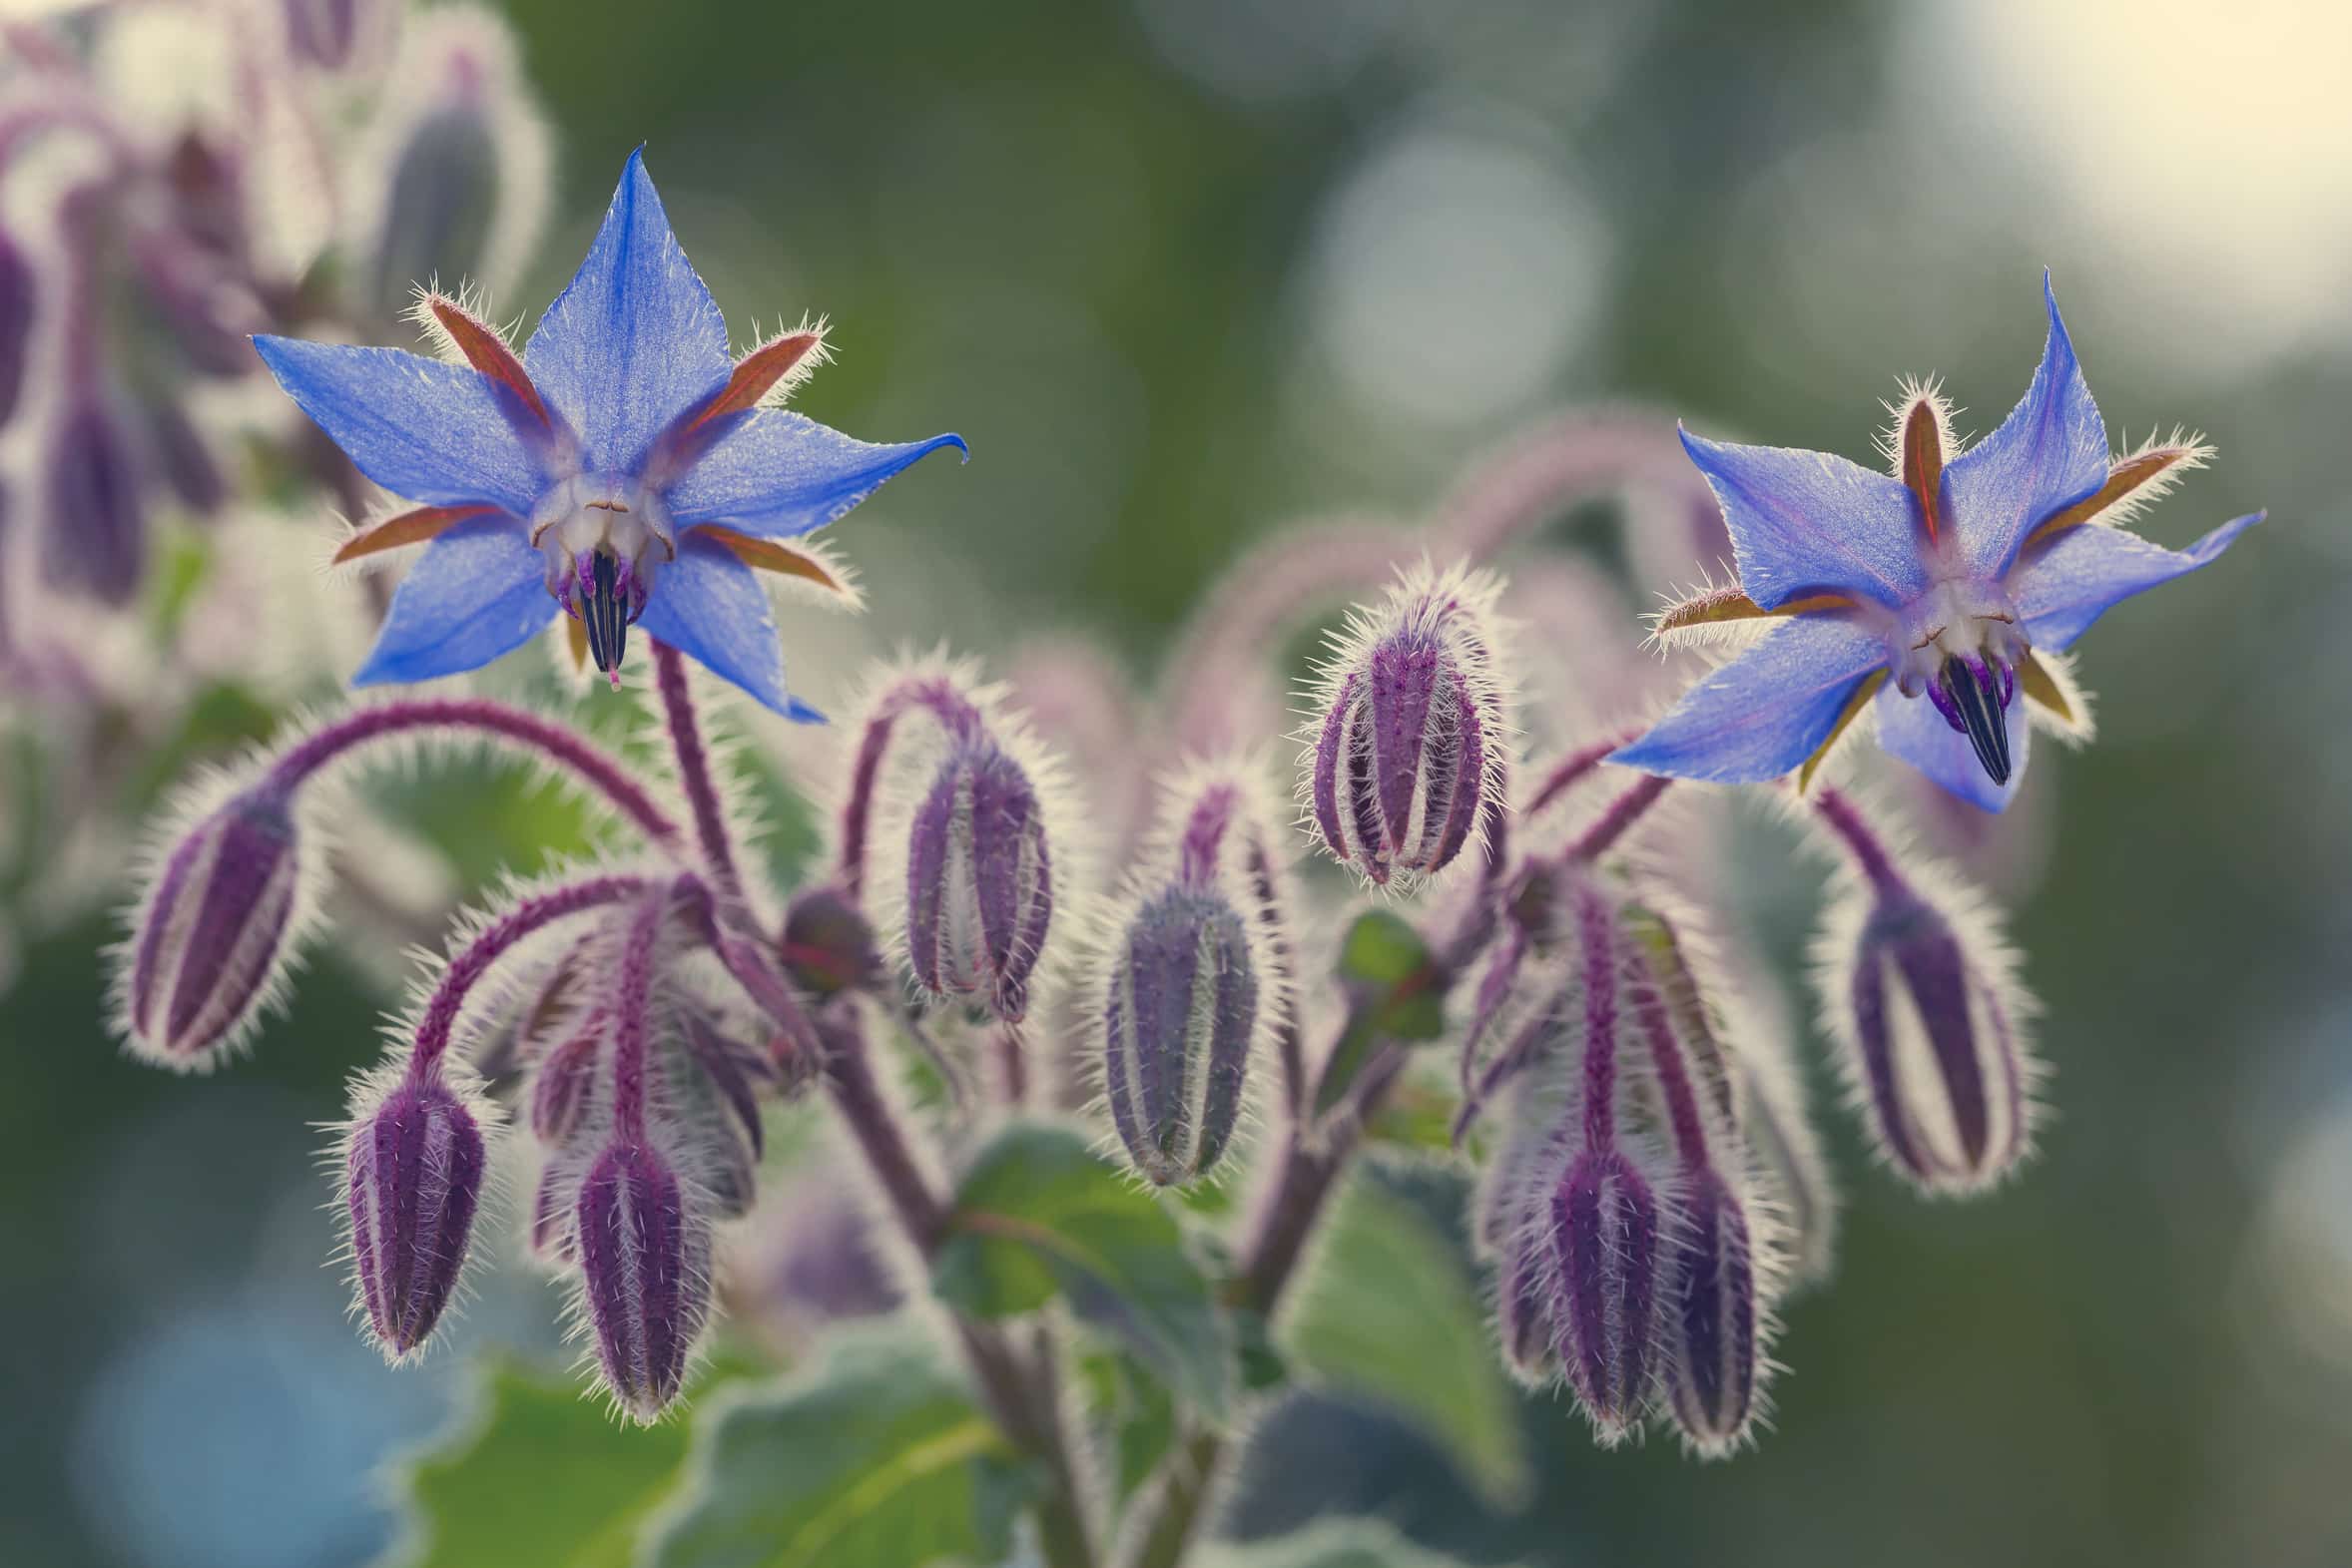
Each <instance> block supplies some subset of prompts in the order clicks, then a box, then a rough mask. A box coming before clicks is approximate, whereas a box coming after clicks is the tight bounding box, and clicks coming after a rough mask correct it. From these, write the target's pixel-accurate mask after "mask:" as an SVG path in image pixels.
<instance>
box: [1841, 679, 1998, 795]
mask: <svg viewBox="0 0 2352 1568" xmlns="http://www.w3.org/2000/svg"><path fill="white" fill-rule="evenodd" d="M1875 706H1876V707H1877V709H1878V718H1879V745H1880V746H1882V747H1884V748H1885V749H1886V750H1887V752H1888V753H1889V754H1890V755H1891V756H1895V757H1899V758H1901V759H1902V760H1903V761H1905V762H1907V763H1909V764H1910V765H1911V766H1912V767H1914V768H1916V769H1918V770H1919V771H1920V772H1921V773H1923V774H1926V775H1927V776H1928V777H1929V778H1930V779H1932V780H1934V781H1935V782H1936V783H1937V784H1941V785H1943V786H1944V787H1945V788H1946V789H1948V790H1950V791H1951V792H1952V793H1954V794H1956V795H1959V796H1960V797H1961V798H1962V799H1963V800H1966V801H1968V802H1969V804H1971V805H1974V806H1978V807H1981V808H1982V809H1984V810H1988V811H1999V810H2004V809H2006V808H2007V807H2008V805H2009V802H2010V801H2012V800H2014V799H2016V798H2017V794H2018V785H2019V784H2020V783H2022V782H2023V781H2024V779H2025V777H2026V748H2027V744H2028V739H2029V737H2030V736H2031V735H2032V733H2033V726H2031V725H2029V724H2028V723H2027V722H2026V700H2025V698H2024V696H2023V695H2021V696H2020V697H2019V698H2018V699H2017V700H2016V701H2014V702H2012V703H2011V704H2010V705H2009V712H2008V714H2007V715H2006V716H2005V717H2007V718H2008V720H2009V758H2010V775H2009V783H2008V784H1995V783H1994V782H1993V776H1992V775H1991V774H1988V773H1986V772H1985V765H1984V764H1983V763H1980V762H1978V761H1977V749H1976V748H1975V747H1974V746H1971V745H1970V744H1969V738H1968V737H1967V736H1966V735H1963V734H1962V733H1961V732H1960V731H1958V730H1955V729H1953V728H1952V726H1951V724H1950V723H1948V722H1947V721H1946V720H1945V718H1944V716H1943V714H1941V713H1939V712H1938V711H1937V709H1936V705H1935V704H1934V703H1932V702H1930V701H1929V700H1928V699H1927V698H1925V697H1905V696H1904V695H1903V694H1902V693H1901V692H1900V691H1897V690H1896V689H1895V687H1894V686H1893V685H1892V684H1890V685H1888V686H1887V687H1886V688H1885V689H1884V690H1882V691H1881V692H1880V693H1879V695H1878V701H1877V703H1876V705H1875Z"/></svg>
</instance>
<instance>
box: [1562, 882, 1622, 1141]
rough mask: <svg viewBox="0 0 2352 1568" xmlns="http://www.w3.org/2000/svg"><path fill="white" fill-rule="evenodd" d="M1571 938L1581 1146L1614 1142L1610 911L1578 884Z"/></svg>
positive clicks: (1613, 969) (1613, 914) (1613, 930)
mask: <svg viewBox="0 0 2352 1568" xmlns="http://www.w3.org/2000/svg"><path fill="white" fill-rule="evenodd" d="M1573 896H1574V898H1575V900H1576V940H1577V943H1578V945H1580V946H1581V947H1582V948H1583V950H1584V1147H1585V1148H1586V1149H1587V1150H1590V1151H1594V1152H1599V1151H1602V1150H1606V1149H1609V1148H1612V1147H1613V1146H1614V1145H1615V1144H1616V1141H1617V931H1616V924H1617V918H1616V911H1615V910H1613V909H1611V908H1610V907H1609V905H1608V900H1607V899H1605V898H1603V897H1602V896H1601V895H1600V891H1599V889H1597V888H1594V887H1591V886H1588V885H1586V884H1584V883H1582V882H1578V883H1577V885H1576V887H1575V890H1574V893H1573Z"/></svg>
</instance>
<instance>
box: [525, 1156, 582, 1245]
mask: <svg viewBox="0 0 2352 1568" xmlns="http://www.w3.org/2000/svg"><path fill="white" fill-rule="evenodd" d="M578 1174H579V1173H578V1171H577V1169H576V1168H575V1169H574V1170H573V1171H571V1172H569V1173H567V1172H566V1171H565V1170H564V1169H563V1167H562V1165H561V1164H560V1163H559V1162H556V1161H553V1160H550V1161H549V1162H548V1163H547V1164H546V1165H545V1166H544V1167H542V1168H541V1169H540V1172H539V1185H538V1186H537V1187H536V1188H534V1189H532V1192H531V1229H530V1246H531V1256H532V1257H534V1258H536V1259H538V1260H539V1261H540V1262H541V1263H543V1264H570V1263H573V1262H575V1261H577V1259H578V1258H579V1256H580V1250H579V1248H578V1247H577V1246H575V1245H574V1244H573V1241H572V1222H573V1221H574V1220H575V1219H577V1218H578V1217H579V1216H578V1209H579V1191H578V1187H579V1183H578V1181H577V1177H578Z"/></svg>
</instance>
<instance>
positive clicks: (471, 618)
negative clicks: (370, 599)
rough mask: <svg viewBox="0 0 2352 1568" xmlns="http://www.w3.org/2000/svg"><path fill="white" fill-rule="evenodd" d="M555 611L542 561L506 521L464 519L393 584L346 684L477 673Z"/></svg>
mask: <svg viewBox="0 0 2352 1568" xmlns="http://www.w3.org/2000/svg"><path fill="white" fill-rule="evenodd" d="M554 613H555V599H554V596H553V595H551V594H549V593H548V592H547V558H546V557H545V556H543V555H541V554H540V553H539V552H538V551H537V550H534V549H532V548H531V542H530V539H529V537H528V536H527V535H526V534H525V532H524V528H523V524H522V523H521V522H519V521H518V520H516V519H515V518H512V517H507V516H503V515H492V516H489V517H476V518H470V519H468V520H467V521H465V522H462V523H459V524H458V525H457V526H456V527H454V528H452V529H450V530H449V531H448V532H447V533H445V534H443V535H441V537H440V538H438V539H435V540H434V541H433V542H432V543H431V544H429V545H427V546H426V547H425V551H424V554H423V555H421V556H419V557H418V558H417V561H416V564H415V565H414V566H412V567H410V568H409V569H408V575H407V576H406V577H404V578H402V579H401V580H400V586H399V589H398V590H397V591H396V592H394V593H393V595H392V608H391V610H390V612H389V613H388V614H387V615H385V617H384V623H383V630H382V631H381V632H379V633H377V634H376V639H375V650H374V652H372V653H370V654H369V655H368V656H367V663H365V664H364V665H361V666H360V667H359V673H358V674H357V675H354V676H352V677H351V684H352V685H353V686H379V685H382V684H383V683H385V682H390V681H429V680H431V679H432V678H433V677H434V676H441V675H455V674H457V673H458V672H459V671H462V670H478V669H480V668H481V667H482V666H483V665H486V664H488V663H489V662H490V661H491V660H493V659H496V658H497V657H499V656H500V655H501V654H505V653H510V652H512V651H513V650H514V649H517V648H519V647H521V646H522V645H523V644H524V643H527V642H529V641H530V640H531V638H532V636H533V635H534V634H536V633H537V632H538V631H539V629H540V628H541V627H543V626H545V625H546V624H547V618H548V617H549V616H551V615H553V614H554Z"/></svg>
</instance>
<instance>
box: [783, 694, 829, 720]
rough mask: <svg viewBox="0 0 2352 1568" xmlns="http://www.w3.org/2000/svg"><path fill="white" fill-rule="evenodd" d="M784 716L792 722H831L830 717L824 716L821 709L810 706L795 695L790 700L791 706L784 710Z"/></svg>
mask: <svg viewBox="0 0 2352 1568" xmlns="http://www.w3.org/2000/svg"><path fill="white" fill-rule="evenodd" d="M784 717H785V718H787V719H790V720H791V721H792V722H793V723H794V724H832V723H833V721H832V720H831V719H828V718H826V717H825V711H824V710H823V709H819V708H812V707H810V706H809V705H808V704H807V703H804V702H802V701H801V700H800V699H799V698H797V697H796V698H794V699H793V700H792V706H791V707H789V708H787V709H786V710H785V711H784Z"/></svg>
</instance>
